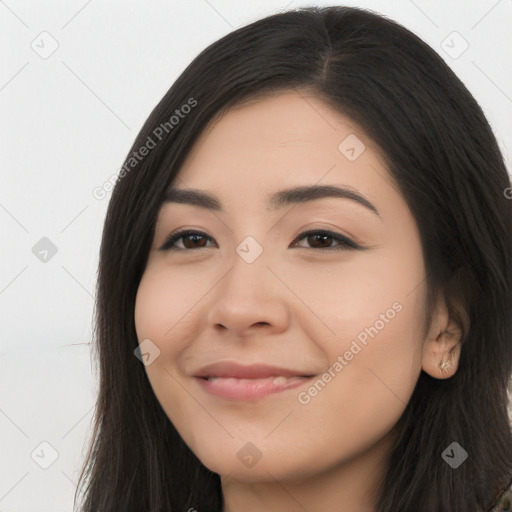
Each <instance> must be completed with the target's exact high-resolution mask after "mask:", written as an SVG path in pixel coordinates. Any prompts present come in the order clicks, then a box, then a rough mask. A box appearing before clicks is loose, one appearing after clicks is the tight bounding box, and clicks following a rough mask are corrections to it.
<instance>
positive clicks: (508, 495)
mask: <svg viewBox="0 0 512 512" xmlns="http://www.w3.org/2000/svg"><path fill="white" fill-rule="evenodd" d="M487 512H512V480H511V481H510V482H509V483H508V486H507V487H506V488H505V489H502V490H501V492H500V494H499V495H498V497H497V498H496V499H495V501H494V503H493V504H492V505H491V508H490V509H489V510H488V511H487Z"/></svg>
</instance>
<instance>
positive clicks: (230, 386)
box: [196, 375, 313, 401]
mask: <svg viewBox="0 0 512 512" xmlns="http://www.w3.org/2000/svg"><path fill="white" fill-rule="evenodd" d="M312 378H313V376H300V375H294V376H284V375H276V376H270V377H264V378H239V377H216V376H210V377H196V380H197V381H198V382H199V385H200V386H201V388H202V389H203V391H206V392H207V393H208V394H211V395H215V396H218V397H222V398H226V399H232V400H249V401H254V400H260V399H262V398H265V397H267V396H270V395H274V394H276V393H280V392H284V391H287V390H290V389H294V388H296V387H298V386H301V385H303V384H305V383H306V382H309V381H310V380H311V379H312Z"/></svg>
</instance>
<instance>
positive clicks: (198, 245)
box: [160, 230, 213, 251]
mask: <svg viewBox="0 0 512 512" xmlns="http://www.w3.org/2000/svg"><path fill="white" fill-rule="evenodd" d="M180 240H183V247H180V246H179V245H177V243H176V242H178V241H180ZM209 240H211V241H213V238H211V237H209V236H208V235H207V234H205V233H202V232H201V231H191V230H186V231H179V232H178V233H173V234H171V235H170V236H169V237H168V238H167V240H166V241H165V243H164V245H162V247H160V250H162V251H165V250H168V249H176V250H193V249H202V248H204V247H208V245H206V243H207V242H208V241H209Z"/></svg>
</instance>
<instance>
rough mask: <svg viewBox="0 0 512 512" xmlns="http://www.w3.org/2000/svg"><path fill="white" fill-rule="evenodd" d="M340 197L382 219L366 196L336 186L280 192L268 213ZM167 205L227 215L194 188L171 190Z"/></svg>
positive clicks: (272, 199)
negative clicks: (183, 206) (195, 207)
mask: <svg viewBox="0 0 512 512" xmlns="http://www.w3.org/2000/svg"><path fill="white" fill-rule="evenodd" d="M327 197H338V198H342V199H349V200H351V201H355V202H357V203H358V204H360V205H362V206H364V207H365V208H367V209H368V210H370V211H371V212H372V213H374V214H375V215H377V216H378V217H380V213H379V212H378V210H377V208H375V206H374V205H373V204H372V203H370V201H368V199H366V198H365V197H364V196H362V195H361V194H359V193H358V192H356V191H355V190H351V189H348V188H345V187H336V186H334V185H310V186H302V187H294V188H289V189H285V190H280V191H278V192H275V193H273V194H271V195H270V196H269V197H268V200H267V211H276V210H280V209H281V208H284V207H285V206H288V205H291V204H301V203H306V202H308V201H314V200H315V199H323V198H327ZM164 202H165V203H179V204H189V205H193V206H198V207H200V208H208V209H210V210H214V211H218V212H221V213H225V210H224V209H223V207H222V203H221V202H220V201H219V199H218V198H217V197H215V196H213V195H211V194H209V193H207V192H204V191H202V190H198V189H193V188H181V189H180V188H172V187H171V188H169V189H168V190H167V192H166V194H165V197H164Z"/></svg>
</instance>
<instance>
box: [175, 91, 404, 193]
mask: <svg viewBox="0 0 512 512" xmlns="http://www.w3.org/2000/svg"><path fill="white" fill-rule="evenodd" d="M313 183H318V184H326V185H327V184H333V185H334V184H336V185H345V186H347V187H349V188H352V189H358V190H360V191H361V192H363V193H366V194H368V195H372V196H373V197H374V198H375V200H376V201H378V197H379V196H385V200H387V201H389V200H391V196H392V194H393V193H394V194H395V195H398V196H399V197H398V198H397V199H400V192H399V189H398V187H397V186H396V184H395V183H394V180H393V178H392V177H391V175H390V174H389V173H388V171H387V169H386V165H385V163H384V159H383V158H382V152H381V151H380V149H379V148H378V147H377V146H376V144H375V143H374V142H373V141H372V140H370V139H369V137H368V136H367V135H366V134H365V132H364V131H362V130H361V128H360V127H359V126H357V124H356V123H354V122H353V121H352V120H351V119H350V118H348V117H346V116H344V115H343V114H341V113H340V112H339V111H337V110H335V109H333V108H332V107H330V106H329V105H327V104H326V103H324V102H323V101H322V100H320V99H318V98H317V97H315V96H313V95H306V94H305V93H300V92H296V91H291V92H283V93H279V94H276V95H273V96H267V97H264V98H259V99H256V100H250V101H249V102H246V103H243V104H241V105H235V106H234V107H232V108H230V109H229V110H227V111H226V112H225V113H223V115H222V116H220V117H218V118H216V119H215V120H213V121H212V122H211V123H210V124H209V125H208V126H207V127H206V128H205V129H204V130H203V132H202V133H201V135H200V136H199V138H198V139H197V140H196V142H195V144H194V146H193V148H192V149H191V151H190V152H189V154H188V155H187V158H186V159H185V161H184V163H183V165H182V167H181V169H180V171H179V173H178V175H177V178H176V180H175V183H174V184H173V187H178V188H186V187H195V188H203V189H208V190H212V191H216V192H217V193H218V194H219V195H221V196H222V194H223V192H224V193H225V194H226V195H227V196H229V195H230V194H231V196H234V195H236V196H240V195H242V196H244V197H245V198H246V199H247V200H249V198H250V197H252V198H254V199H255V200H256V199H257V198H261V197H263V195H265V197H267V195H268V192H269V191H271V190H277V189H280V188H284V187H287V186H290V187H291V186H297V185H311V184H313ZM387 189H391V190H387ZM247 192H251V194H247ZM390 195H391V196H390Z"/></svg>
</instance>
